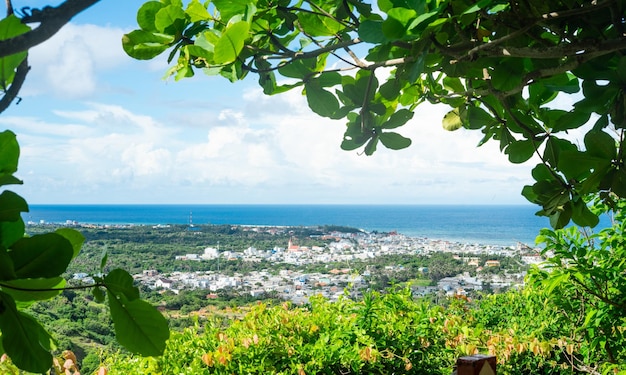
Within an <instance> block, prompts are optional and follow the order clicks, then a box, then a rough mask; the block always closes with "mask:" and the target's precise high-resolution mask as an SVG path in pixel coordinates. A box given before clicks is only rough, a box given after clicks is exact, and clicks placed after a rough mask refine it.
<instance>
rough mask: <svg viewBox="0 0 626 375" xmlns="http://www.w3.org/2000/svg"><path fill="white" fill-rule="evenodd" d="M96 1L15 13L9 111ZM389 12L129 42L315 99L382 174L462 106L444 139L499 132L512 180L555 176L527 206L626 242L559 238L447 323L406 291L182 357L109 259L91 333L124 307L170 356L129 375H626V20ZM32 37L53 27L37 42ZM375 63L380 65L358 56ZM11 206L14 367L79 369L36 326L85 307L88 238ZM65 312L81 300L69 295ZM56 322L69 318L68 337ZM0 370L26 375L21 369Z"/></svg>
mask: <svg viewBox="0 0 626 375" xmlns="http://www.w3.org/2000/svg"><path fill="white" fill-rule="evenodd" d="M95 2H97V0H67V1H65V2H63V3H62V4H61V5H60V6H58V7H46V8H43V9H42V10H37V9H35V10H33V11H30V10H29V11H28V12H26V13H25V14H24V17H23V19H19V18H18V17H16V16H15V15H14V14H13V11H12V8H11V3H10V1H8V2H7V3H6V4H7V5H8V6H7V8H8V12H7V17H6V18H4V19H3V20H2V21H1V23H0V32H1V38H2V40H0V46H1V48H0V59H1V61H0V63H1V66H2V69H0V88H1V91H2V99H0V111H2V110H4V109H5V108H6V107H7V106H8V105H9V103H11V101H13V100H14V99H15V98H16V97H17V93H18V92H19V90H20V87H21V84H22V82H23V81H24V79H25V77H26V74H27V72H28V62H27V54H28V49H29V48H31V47H32V46H34V45H36V44H38V43H40V42H41V41H42V40H45V39H47V38H48V37H50V36H51V35H52V34H53V33H54V32H56V31H57V30H58V29H59V28H60V27H61V26H62V25H63V24H65V23H66V22H68V21H69V19H70V18H71V17H72V16H73V15H75V14H76V13H78V12H80V11H82V10H84V9H85V8H87V7H88V6H89V5H91V4H93V3H95ZM377 5H378V7H377V8H376V9H373V7H372V6H371V5H370V4H368V3H365V2H362V1H359V0H348V1H335V0H319V1H318V0H316V1H288V0H284V1H283V0H280V1H262V0H261V1H240V2H231V1H223V0H216V1H212V2H208V1H207V2H204V3H201V2H200V1H197V0H192V1H190V2H188V3H187V4H183V2H182V1H180V0H162V1H149V2H147V3H146V4H144V5H143V6H142V7H141V9H140V10H139V13H138V25H139V28H140V29H139V30H135V31H133V32H131V33H129V34H127V35H126V36H125V37H124V39H123V47H124V49H125V51H126V52H127V53H128V54H129V55H131V56H133V57H135V58H140V59H150V58H154V57H156V56H157V55H159V54H161V53H163V52H165V51H166V50H168V49H171V50H172V51H171V53H170V56H169V60H170V61H172V60H174V58H175V57H176V56H177V55H178V58H177V59H176V60H175V61H176V63H175V64H174V65H173V66H172V68H171V70H170V71H169V72H168V74H171V75H174V76H175V77H176V79H180V78H183V77H190V76H192V75H193V74H194V71H196V70H198V69H203V70H204V71H205V72H207V73H208V74H220V75H222V76H224V77H226V78H227V79H229V80H231V81H236V80H240V79H243V78H244V77H245V76H246V75H248V74H249V73H253V74H257V75H258V78H259V85H260V86H261V87H262V88H263V90H264V92H265V93H267V94H279V93H281V92H285V91H287V90H290V89H294V88H303V94H305V95H306V99H307V102H308V104H309V106H310V108H311V109H312V110H313V111H314V112H316V113H317V114H319V115H321V116H325V117H328V118H332V119H340V118H345V119H346V120H347V124H346V125H347V126H346V131H345V135H344V138H343V141H342V148H344V149H346V150H355V149H359V148H362V149H363V151H364V153H365V154H367V155H371V154H373V153H374V152H375V150H376V148H377V147H378V145H379V144H382V145H384V146H385V147H388V148H391V149H400V148H405V147H408V146H409V145H410V143H411V142H410V140H409V139H407V138H405V137H403V136H402V135H401V134H399V133H397V132H396V131H395V129H396V128H398V127H400V126H403V125H405V124H406V123H408V122H409V120H410V119H411V118H412V117H413V110H414V109H415V108H416V106H417V105H419V104H421V103H423V102H426V101H428V102H431V103H443V104H446V105H449V106H450V107H451V110H450V112H449V113H448V114H447V115H446V116H445V118H444V119H443V126H444V128H446V129H448V130H455V129H459V128H461V127H464V128H467V129H473V130H480V131H481V132H482V133H483V134H484V138H483V142H487V141H489V140H495V141H497V142H498V143H499V145H500V148H501V150H502V151H503V152H504V153H505V154H506V155H507V157H508V159H509V160H510V161H511V162H512V163H521V162H525V161H527V160H529V159H530V158H531V157H532V156H533V155H536V156H537V157H538V159H539V163H538V164H537V167H536V168H535V169H534V170H533V173H532V177H533V179H534V180H535V183H533V184H532V185H529V186H526V187H525V188H524V190H523V195H524V196H525V197H526V198H527V199H528V200H529V201H531V202H533V203H535V204H537V205H539V206H541V209H540V211H539V214H541V215H545V216H548V217H549V218H550V222H551V224H552V226H553V227H554V228H562V227H564V226H565V225H567V224H568V223H569V222H570V220H572V221H574V222H575V223H576V224H578V225H581V226H594V225H596V224H597V222H598V219H597V214H598V213H600V212H606V211H610V212H613V213H614V226H613V227H612V228H609V229H607V230H604V231H602V232H600V233H599V234H595V235H591V234H589V233H588V232H587V230H583V231H578V230H576V229H566V230H563V231H557V232H554V231H551V230H546V231H544V232H543V233H542V234H541V236H540V241H541V242H543V243H544V244H545V246H546V254H547V255H550V259H549V260H550V265H551V268H549V269H547V270H535V271H533V272H532V273H531V276H530V279H529V282H530V285H529V286H527V287H526V288H525V289H524V290H523V291H521V292H515V291H510V292H507V293H506V294H503V295H497V296H491V297H485V298H484V299H482V300H479V301H477V302H474V304H469V303H468V304H466V303H465V302H464V301H461V302H459V303H452V304H450V305H449V306H445V307H442V306H431V305H428V304H426V303H424V302H416V301H414V300H413V299H412V297H411V296H410V294H409V293H407V292H394V293H388V294H384V295H378V294H376V293H371V294H366V296H365V297H364V298H363V299H362V300H359V301H352V300H349V299H347V298H346V299H344V300H340V301H338V302H337V303H332V304H331V303H328V302H327V301H323V300H313V301H311V305H310V306H306V307H297V308H296V307H291V306H288V305H287V306H284V307H283V306H276V307H266V306H265V305H259V306H257V307H256V308H254V309H252V310H251V311H250V312H248V313H247V314H245V315H241V314H240V313H236V314H235V315H233V316H231V317H230V318H229V319H227V321H223V320H222V321H221V320H215V318H213V320H211V321H210V322H209V323H207V324H206V326H200V325H198V326H197V327H194V328H188V329H187V330H185V331H183V332H181V333H175V334H174V335H173V336H172V337H171V339H170V340H169V341H168V342H167V345H166V343H165V340H166V339H167V337H168V336H169V333H168V332H167V329H166V327H165V320H164V319H163V318H162V316H161V315H160V314H159V313H158V312H157V311H156V310H155V309H154V308H152V306H150V305H149V304H148V303H147V302H145V301H143V300H141V299H139V293H138V290H137V289H136V288H135V287H134V285H133V281H132V278H131V277H130V275H129V273H128V272H127V271H124V270H122V269H120V268H114V269H109V272H107V273H104V271H105V270H104V268H105V266H106V260H107V256H104V257H101V258H100V257H99V259H101V261H100V264H99V267H96V271H98V272H99V273H97V274H96V275H94V280H95V284H94V285H91V286H90V288H91V290H92V293H93V301H95V302H96V304H90V303H89V302H86V304H85V305H86V306H87V307H88V308H87V309H86V310H85V311H84V312H82V311H80V310H78V311H77V312H76V316H75V317H74V318H75V319H77V320H79V319H80V317H81V316H83V315H84V316H87V315H88V314H94V315H95V316H98V317H100V315H99V314H100V312H102V311H103V310H102V306H104V305H98V304H99V303H102V302H104V301H105V300H106V301H107V305H106V306H108V310H109V312H110V316H111V317H112V320H113V321H114V323H115V331H116V337H117V340H118V341H119V342H120V343H121V344H122V345H123V346H125V347H126V348H127V349H129V350H131V351H134V352H138V353H140V354H148V355H151V354H160V353H164V355H163V356H162V357H158V358H141V359H138V358H135V357H132V356H130V355H129V354H126V353H125V352H123V353H122V352H120V353H119V354H113V355H111V356H108V357H107V359H106V360H105V364H106V367H107V368H110V372H115V371H118V372H120V373H136V374H139V373H159V372H163V373H176V372H177V373H190V374H191V373H193V374H196V373H202V372H205V373H229V374H230V373H243V372H250V373H265V372H274V373H297V374H298V375H301V374H305V373H372V372H379V373H390V372H408V373H410V372H413V373H419V374H424V373H426V374H428V373H433V374H439V373H442V374H443V373H449V372H450V370H451V365H452V362H453V360H454V358H455V357H456V356H457V355H460V354H466V353H472V352H474V351H475V350H481V351H490V352H493V353H495V354H497V355H498V358H499V361H500V363H501V367H500V371H501V372H504V373H510V374H519V373H546V374H552V373H554V374H558V373H590V374H611V373H613V374H615V373H621V374H624V373H626V369H625V368H624V363H626V354H625V353H624V348H625V347H626V342H625V338H624V333H625V331H626V329H625V328H624V327H625V321H624V319H625V314H626V313H625V311H626V298H624V290H626V281H625V278H626V275H625V274H624V268H625V262H624V259H625V257H626V253H625V251H626V250H625V249H626V244H625V242H624V241H625V240H624V237H625V236H624V234H625V233H624V224H623V223H624V220H625V219H626V217H625V216H624V212H623V211H624V210H625V209H626V203H625V202H624V198H626V166H625V163H624V151H623V150H624V142H625V140H626V136H625V133H624V129H626V104H625V103H626V102H625V100H624V98H626V95H625V88H624V87H625V86H624V83H625V82H626V74H625V73H624V72H626V57H624V51H625V50H626V34H625V33H624V26H625V23H626V16H625V15H626V5H625V4H624V1H623V0H604V1H592V2H588V1H582V0H565V1H561V0H554V1H552V0H549V1H521V2H509V1H499V0H484V1H479V2H468V1H465V0H443V1H441V0H424V1H403V0H390V1H387V0H381V1H379V2H378V4H377ZM27 23H36V24H38V26H37V27H36V28H35V29H34V30H31V28H30V26H27V25H26V24H27ZM357 46H362V47H357ZM360 48H363V49H367V52H366V56H358V54H357V53H355V51H356V50H359V49H360ZM342 63H345V65H343V66H338V65H336V64H342ZM389 67H391V68H392V70H391V71H385V72H384V74H381V70H380V69H383V68H389ZM349 70H355V71H356V72H349ZM282 79H287V81H282ZM383 81H384V82H383ZM581 88H582V95H581V96H579V97H576V98H575V101H576V102H575V103H574V105H573V106H572V107H564V106H563V105H560V104H559V102H558V100H557V98H559V97H562V96H563V95H569V94H575V93H578V92H580V91H581ZM587 125H588V126H587ZM591 125H592V126H591ZM585 126H586V127H585ZM574 129H576V130H582V131H583V133H584V136H583V137H581V139H579V140H578V142H576V141H572V140H571V139H569V133H570V131H571V130H574ZM1 134H2V136H1V138H0V145H1V146H2V147H1V148H0V156H1V157H0V184H1V185H8V184H16V183H21V181H19V180H18V179H16V178H15V177H14V176H13V173H14V172H15V171H16V170H17V159H18V156H19V148H18V146H17V142H16V141H15V137H14V135H13V134H12V133H10V132H4V133H1ZM0 199H1V201H0V224H1V225H0V258H1V259H0V260H1V267H0V283H1V284H0V287H1V289H2V290H1V292H0V302H1V305H0V306H1V307H2V308H1V309H0V331H1V332H2V348H1V349H2V350H1V351H2V352H3V353H5V354H8V355H9V356H10V357H11V360H12V361H14V362H15V363H16V364H18V365H19V367H21V368H23V369H28V370H33V371H38V372H43V371H45V370H46V369H47V368H48V367H50V363H59V361H60V360H59V359H58V358H57V359H55V361H56V362H54V361H53V358H52V356H51V354H50V352H51V350H52V338H51V336H50V335H49V334H48V333H47V332H46V331H45V330H44V329H43V327H42V326H41V325H40V323H39V322H38V321H37V320H35V319H33V318H32V317H31V316H30V315H28V314H26V313H25V310H24V309H25V306H26V305H29V304H32V302H33V301H36V300H48V299H51V298H53V297H58V295H59V294H60V293H61V291H62V289H67V287H66V284H65V279H64V278H63V277H62V274H63V272H65V270H66V269H67V267H68V265H69V264H70V261H71V260H72V259H74V258H76V256H77V255H78V252H79V250H80V244H81V243H82V236H80V234H78V233H76V232H73V231H60V232H51V233H44V234H39V235H37V236H32V237H25V236H24V223H23V221H22V219H21V217H20V216H19V215H20V213H21V212H25V211H26V210H27V205H26V202H25V201H24V200H23V199H22V198H21V197H19V196H17V195H16V194H14V193H11V192H10V191H4V192H3V193H2V194H1V195H0ZM592 203H593V204H592ZM148 237H149V236H148ZM119 245H120V246H121V247H123V246H124V244H123V243H120V244H119ZM116 250H119V249H116ZM127 266H130V267H131V268H132V267H134V265H133V264H130V263H129V264H127ZM155 266H158V264H155ZM105 297H106V298H105ZM64 298H71V299H72V301H73V300H77V301H78V300H79V299H77V297H76V296H74V297H72V296H71V294H69V293H66V294H65V295H64ZM68 300H69V299H68ZM85 301H90V300H89V299H86V300H85ZM59 308H61V307H60V306H59ZM35 310H36V308H35ZM33 313H37V312H36V311H34V312H33ZM68 313H69V312H68ZM83 313H84V314H83ZM70 314H71V313H70ZM42 319H44V318H42ZM57 319H63V318H62V317H60V316H58V317H53V318H52V322H53V323H55V324H56V322H57ZM102 321H105V320H102ZM70 328H72V327H71V326H70ZM92 330H93V331H92ZM101 330H102V326H101V325H98V326H92V327H91V328H90V329H89V332H87V333H88V334H90V335H91V337H90V339H91V340H101V339H103V338H101V337H99V336H97V334H98V332H99V331H101ZM294 332H295V334H294ZM164 350H165V352H164ZM62 358H63V359H62V360H61V361H63V360H66V361H70V366H69V368H68V371H70V372H71V370H70V369H71V368H75V362H76V361H75V359H76V358H72V355H71V353H64V354H63V355H62ZM91 358H92V359H91V363H95V360H94V359H93V357H91ZM85 362H87V361H85ZM0 368H1V369H2V370H3V371H4V372H6V373H11V372H15V371H17V370H15V368H12V367H11V365H10V362H9V361H8V360H6V361H4V362H1V363H0ZM59 371H62V369H61V368H60V367H59Z"/></svg>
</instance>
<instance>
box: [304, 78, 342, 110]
mask: <svg viewBox="0 0 626 375" xmlns="http://www.w3.org/2000/svg"><path fill="white" fill-rule="evenodd" d="M304 87H305V90H306V100H307V103H308V104H309V107H310V108H311V110H312V111H313V112H315V113H317V114H318V115H320V116H323V117H330V118H332V117H333V115H334V114H335V112H337V110H339V101H338V100H337V97H335V95H333V94H332V93H330V92H328V91H326V90H324V89H323V88H321V87H320V85H319V83H317V82H316V81H315V80H312V81H309V82H307V83H306V84H305V86H304Z"/></svg>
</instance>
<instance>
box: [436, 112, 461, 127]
mask: <svg viewBox="0 0 626 375" xmlns="http://www.w3.org/2000/svg"><path fill="white" fill-rule="evenodd" d="M441 125H442V126H443V128H444V129H446V130H448V131H454V130H458V129H460V128H461V127H462V126H463V122H462V121H461V116H460V115H459V109H458V108H455V109H453V110H451V111H450V112H448V113H446V115H445V116H443V120H442V121H441Z"/></svg>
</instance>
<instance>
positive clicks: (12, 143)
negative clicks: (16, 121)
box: [0, 130, 20, 185]
mask: <svg viewBox="0 0 626 375" xmlns="http://www.w3.org/2000/svg"><path fill="white" fill-rule="evenodd" d="M19 157H20V146H19V144H18V143H17V137H16V136H15V133H13V132H12V131H10V130H5V131H3V132H0V173H1V174H8V175H10V174H12V173H15V172H16V171H17V164H18V159H19ZM18 181H19V180H18ZM3 185H4V184H3Z"/></svg>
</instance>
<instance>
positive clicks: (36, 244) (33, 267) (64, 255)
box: [9, 233, 74, 279]
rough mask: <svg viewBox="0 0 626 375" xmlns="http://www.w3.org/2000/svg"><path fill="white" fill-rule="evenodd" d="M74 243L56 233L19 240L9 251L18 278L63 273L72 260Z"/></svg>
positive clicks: (51, 275)
mask: <svg viewBox="0 0 626 375" xmlns="http://www.w3.org/2000/svg"><path fill="white" fill-rule="evenodd" d="M73 255H74V250H73V248H72V244H71V243H70V242H69V241H68V240H67V239H65V238H64V237H63V236H61V235H59V234H56V233H46V234H38V235H35V236H32V237H25V238H22V239H20V240H19V241H17V242H16V243H15V244H14V245H13V246H12V247H11V251H9V256H10V257H11V259H12V260H13V264H14V266H15V274H16V275H17V277H18V278H21V279H22V278H40V277H44V278H51V277H56V276H59V275H61V274H62V273H63V272H65V270H66V269H67V266H68V264H69V263H70V261H71V260H72V257H73Z"/></svg>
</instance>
